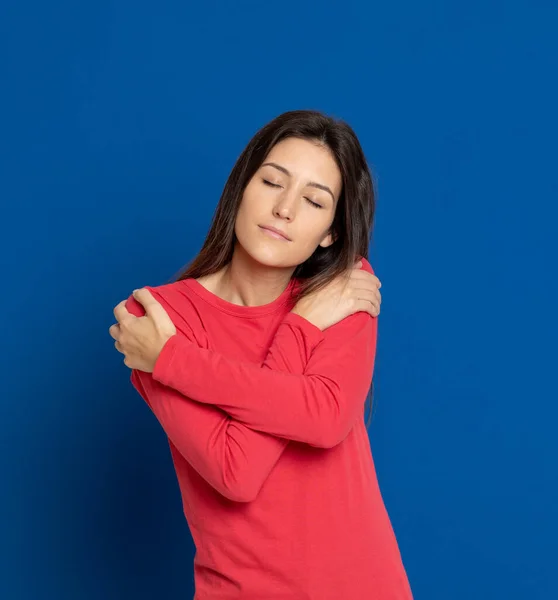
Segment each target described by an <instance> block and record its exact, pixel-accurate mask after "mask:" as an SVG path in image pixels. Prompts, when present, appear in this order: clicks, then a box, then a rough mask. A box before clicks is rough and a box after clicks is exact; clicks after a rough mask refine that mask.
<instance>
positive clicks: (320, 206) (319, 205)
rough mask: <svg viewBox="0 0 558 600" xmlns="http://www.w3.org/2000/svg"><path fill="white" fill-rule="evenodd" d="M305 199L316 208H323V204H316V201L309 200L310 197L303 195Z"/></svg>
mask: <svg viewBox="0 0 558 600" xmlns="http://www.w3.org/2000/svg"><path fill="white" fill-rule="evenodd" d="M304 199H305V200H308V202H309V203H310V204H311V205H312V206H315V207H316V208H323V206H322V205H321V204H318V203H317V202H314V201H313V200H310V198H306V196H305V197H304Z"/></svg>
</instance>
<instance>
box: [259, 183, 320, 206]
mask: <svg viewBox="0 0 558 600" xmlns="http://www.w3.org/2000/svg"><path fill="white" fill-rule="evenodd" d="M262 181H263V183H264V184H265V185H269V186H270V187H274V188H280V187H281V186H280V185H279V184H278V183H272V182H271V181H268V180H267V179H262ZM304 199H305V200H306V201H307V202H308V203H309V204H311V205H312V206H314V207H315V208H323V206H322V205H321V204H318V203H317V202H314V201H313V200H310V198H307V197H306V196H304Z"/></svg>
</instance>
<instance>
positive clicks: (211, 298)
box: [182, 277, 296, 318]
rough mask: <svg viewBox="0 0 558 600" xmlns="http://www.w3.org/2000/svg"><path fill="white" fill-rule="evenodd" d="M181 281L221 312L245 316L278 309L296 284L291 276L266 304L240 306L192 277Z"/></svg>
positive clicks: (267, 313) (260, 314)
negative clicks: (285, 284) (284, 285)
mask: <svg viewBox="0 0 558 600" xmlns="http://www.w3.org/2000/svg"><path fill="white" fill-rule="evenodd" d="M182 281H183V282H184V284H185V285H186V286H188V288H189V289H190V290H192V291H193V292H194V293H195V294H196V295H198V296H199V297H200V298H201V299H202V300H205V302H207V303H208V304H211V305H212V306H214V307H215V308H217V309H219V310H220V311H222V312H225V313H228V314H230V315H235V316H237V317H245V318H254V317H262V316H264V315H269V314H271V313H274V312H276V311H278V310H279V309H280V308H281V307H283V306H284V305H285V304H287V302H288V301H289V299H290V298H291V293H292V291H293V289H294V287H295V284H296V279H295V278H291V280H290V281H289V283H288V285H287V287H286V288H285V289H284V290H283V291H282V292H281V294H279V296H277V298H275V300H272V301H271V302H268V303H267V304H260V305H258V306H242V305H240V304H233V303H232V302H229V301H228V300H223V298H221V297H220V296H217V294H214V293H213V292H210V291H209V290H208V289H207V288H206V287H204V286H203V285H202V284H201V283H200V282H199V281H198V280H197V279H194V278H193V277H189V278H187V279H183V280H182Z"/></svg>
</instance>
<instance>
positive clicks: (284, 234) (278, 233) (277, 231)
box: [259, 225, 291, 242]
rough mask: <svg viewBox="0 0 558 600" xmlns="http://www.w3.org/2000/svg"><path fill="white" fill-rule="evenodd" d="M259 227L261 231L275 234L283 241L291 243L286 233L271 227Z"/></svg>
mask: <svg viewBox="0 0 558 600" xmlns="http://www.w3.org/2000/svg"><path fill="white" fill-rule="evenodd" d="M259 227H260V228H261V229H267V231H271V232H272V233H275V234H277V235H279V236H281V237H282V238H283V239H284V240H286V241H288V242H290V241H291V238H290V237H289V236H288V235H287V234H286V233H284V232H283V231H281V230H280V229H277V228H276V227H272V226H271V225H260V226H259Z"/></svg>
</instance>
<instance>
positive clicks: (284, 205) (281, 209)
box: [273, 194, 295, 221]
mask: <svg viewBox="0 0 558 600" xmlns="http://www.w3.org/2000/svg"><path fill="white" fill-rule="evenodd" d="M273 216H275V217H277V218H279V219H284V220H285V221H292V220H293V219H294V216H295V199H294V197H293V198H290V197H289V194H284V195H283V196H282V197H281V199H280V200H279V201H278V202H277V204H275V206H274V207H273Z"/></svg>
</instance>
